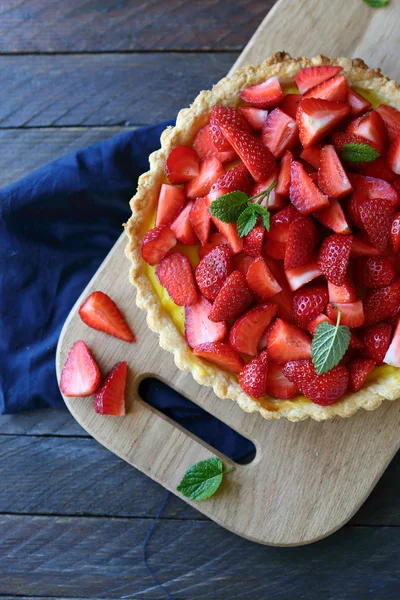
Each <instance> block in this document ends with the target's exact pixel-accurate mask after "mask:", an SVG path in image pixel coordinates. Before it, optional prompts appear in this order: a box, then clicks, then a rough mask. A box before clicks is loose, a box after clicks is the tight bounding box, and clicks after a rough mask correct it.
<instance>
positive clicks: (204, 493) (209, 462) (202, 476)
mask: <svg viewBox="0 0 400 600" xmlns="http://www.w3.org/2000/svg"><path fill="white" fill-rule="evenodd" d="M234 468H235V467H229V468H228V469H226V470H225V471H224V465H223V464H222V461H221V460H220V459H219V458H216V457H212V458H207V459H206V460H201V461H200V462H198V463H195V464H194V465H192V466H191V467H189V469H188V470H187V471H186V473H185V474H184V476H183V477H182V480H181V482H180V484H179V485H178V487H177V488H176V489H177V490H178V492H180V493H181V494H183V495H184V496H186V498H190V499H191V500H198V501H199V500H207V498H210V497H211V496H212V495H213V494H215V492H216V491H217V489H218V488H219V486H220V485H221V483H222V478H223V476H224V475H225V473H229V472H230V471H233V470H234Z"/></svg>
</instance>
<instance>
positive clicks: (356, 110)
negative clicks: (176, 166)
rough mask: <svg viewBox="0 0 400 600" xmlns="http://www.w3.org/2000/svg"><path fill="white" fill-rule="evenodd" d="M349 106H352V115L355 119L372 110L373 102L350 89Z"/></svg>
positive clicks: (348, 92)
mask: <svg viewBox="0 0 400 600" xmlns="http://www.w3.org/2000/svg"><path fill="white" fill-rule="evenodd" d="M347 104H349V105H350V108H351V114H352V115H353V116H354V117H358V116H359V115H361V114H362V113H364V112H365V111H367V110H368V109H369V108H371V102H368V100H367V99H366V98H364V96H361V94H359V93H358V92H356V91H355V90H353V89H352V88H350V87H348V88H347Z"/></svg>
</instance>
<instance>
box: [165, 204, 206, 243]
mask: <svg viewBox="0 0 400 600" xmlns="http://www.w3.org/2000/svg"><path fill="white" fill-rule="evenodd" d="M193 205H194V203H193V200H191V201H189V202H188V203H187V204H186V206H185V208H184V209H183V210H181V212H180V214H179V215H178V216H177V217H176V219H175V221H174V222H173V223H171V225H170V228H171V230H172V231H173V232H174V234H175V236H176V239H177V240H178V242H181V243H182V244H186V246H194V245H195V244H198V242H199V240H198V237H197V235H196V232H195V231H194V229H193V227H192V221H191V219H190V215H191V212H192V208H193Z"/></svg>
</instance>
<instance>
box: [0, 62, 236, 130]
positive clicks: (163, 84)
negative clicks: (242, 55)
mask: <svg viewBox="0 0 400 600" xmlns="http://www.w3.org/2000/svg"><path fill="white" fill-rule="evenodd" d="M236 58H237V53H234V52H227V53H216V52H210V53H205V54H176V53H166V54H158V53H145V54H100V55H99V54H97V55H96V54H89V55H76V54H75V55H55V56H49V55H29V56H0V89H1V90H2V102H1V104H0V127H22V126H30V127H38V126H40V127H46V126H51V125H53V126H79V125H87V126H89V125H90V126H94V125H128V126H131V125H141V124H148V123H156V122H157V121H162V120H163V119H171V118H174V117H175V116H176V113H177V112H178V111H179V110H180V109H181V108H183V107H185V106H188V105H189V103H190V102H192V100H193V99H194V98H195V97H196V96H197V94H198V93H199V91H200V90H202V89H207V88H209V87H210V86H212V85H213V84H214V83H215V82H217V81H218V80H219V79H220V78H221V77H223V76H224V75H225V74H226V72H227V71H228V70H229V68H230V66H231V65H232V63H233V62H234V61H235V59H236Z"/></svg>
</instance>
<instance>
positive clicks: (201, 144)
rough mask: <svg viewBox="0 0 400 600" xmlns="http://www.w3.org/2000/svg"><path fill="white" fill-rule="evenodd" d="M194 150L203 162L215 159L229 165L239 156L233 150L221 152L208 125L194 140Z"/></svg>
mask: <svg viewBox="0 0 400 600" xmlns="http://www.w3.org/2000/svg"><path fill="white" fill-rule="evenodd" d="M193 148H194V149H195V150H196V152H197V155H198V156H199V158H200V159H201V160H206V158H210V157H215V158H217V159H218V160H219V161H221V163H223V164H224V163H228V162H231V161H232V160H235V158H237V154H236V152H235V151H234V149H233V148H231V149H230V150H228V151H227V152H219V151H218V150H217V148H216V147H215V146H214V142H213V139H212V136H211V126H210V124H209V123H208V124H207V125H205V126H204V127H202V128H201V129H200V130H199V131H198V132H197V135H196V137H195V138H194V142H193Z"/></svg>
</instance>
